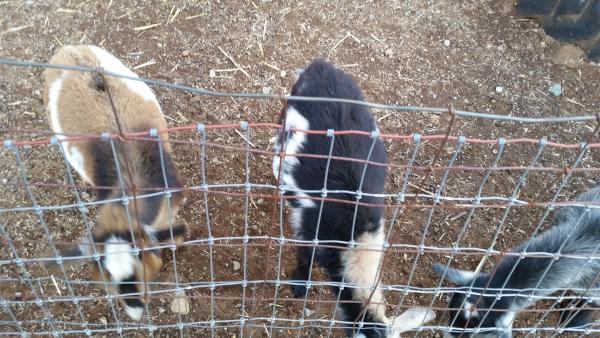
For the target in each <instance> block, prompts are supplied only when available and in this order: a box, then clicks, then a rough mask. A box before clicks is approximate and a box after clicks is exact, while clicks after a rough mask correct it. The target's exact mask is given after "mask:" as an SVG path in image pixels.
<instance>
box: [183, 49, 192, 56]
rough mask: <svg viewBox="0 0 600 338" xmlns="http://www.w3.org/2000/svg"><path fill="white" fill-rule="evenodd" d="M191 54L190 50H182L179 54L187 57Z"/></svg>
mask: <svg viewBox="0 0 600 338" xmlns="http://www.w3.org/2000/svg"><path fill="white" fill-rule="evenodd" d="M191 52H192V51H191V50H189V49H186V50H184V51H183V52H181V55H183V56H188V55H190V53H191Z"/></svg>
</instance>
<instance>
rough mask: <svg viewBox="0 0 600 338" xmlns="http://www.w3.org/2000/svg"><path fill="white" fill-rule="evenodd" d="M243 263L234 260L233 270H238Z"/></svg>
mask: <svg viewBox="0 0 600 338" xmlns="http://www.w3.org/2000/svg"><path fill="white" fill-rule="evenodd" d="M241 267H242V265H241V264H240V262H238V261H233V271H238V270H239V269H240V268H241Z"/></svg>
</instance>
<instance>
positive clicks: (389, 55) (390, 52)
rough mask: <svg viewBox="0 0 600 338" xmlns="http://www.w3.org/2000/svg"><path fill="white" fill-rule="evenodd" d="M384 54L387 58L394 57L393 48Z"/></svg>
mask: <svg viewBox="0 0 600 338" xmlns="http://www.w3.org/2000/svg"><path fill="white" fill-rule="evenodd" d="M384 54H385V56H387V57H389V58H391V57H392V56H394V51H393V50H392V49H391V48H388V49H386V50H385V52H384Z"/></svg>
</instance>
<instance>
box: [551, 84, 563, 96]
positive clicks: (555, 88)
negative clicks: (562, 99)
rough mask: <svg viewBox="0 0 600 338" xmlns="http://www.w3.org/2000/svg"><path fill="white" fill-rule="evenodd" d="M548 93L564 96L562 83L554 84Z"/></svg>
mask: <svg viewBox="0 0 600 338" xmlns="http://www.w3.org/2000/svg"><path fill="white" fill-rule="evenodd" d="M548 91H550V94H552V95H554V96H560V95H561V94H562V87H561V85H560V83H553V84H552V85H551V86H550V88H549V89H548Z"/></svg>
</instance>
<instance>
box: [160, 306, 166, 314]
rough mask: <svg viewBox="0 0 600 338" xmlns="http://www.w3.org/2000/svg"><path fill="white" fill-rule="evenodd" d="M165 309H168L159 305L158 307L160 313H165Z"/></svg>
mask: <svg viewBox="0 0 600 338" xmlns="http://www.w3.org/2000/svg"><path fill="white" fill-rule="evenodd" d="M165 311H167V310H165V308H164V307H159V308H158V313H165Z"/></svg>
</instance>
